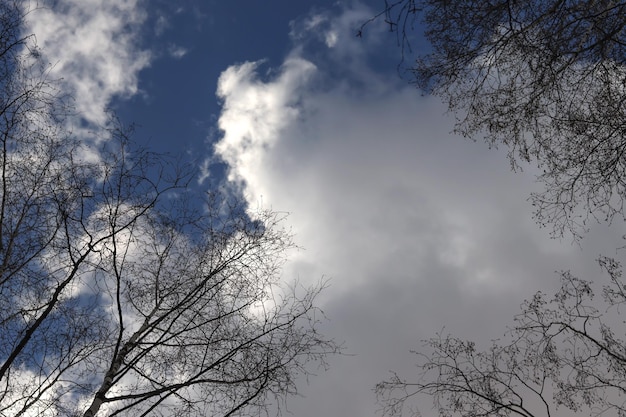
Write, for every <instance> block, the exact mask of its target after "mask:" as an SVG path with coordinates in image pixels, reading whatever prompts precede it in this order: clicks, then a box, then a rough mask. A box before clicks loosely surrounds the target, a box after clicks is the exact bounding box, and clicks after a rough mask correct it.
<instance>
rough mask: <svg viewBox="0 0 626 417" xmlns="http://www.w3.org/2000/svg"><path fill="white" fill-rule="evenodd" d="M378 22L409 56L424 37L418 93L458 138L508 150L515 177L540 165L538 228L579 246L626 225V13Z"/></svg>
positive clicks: (484, 14)
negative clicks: (595, 233) (592, 232)
mask: <svg viewBox="0 0 626 417" xmlns="http://www.w3.org/2000/svg"><path fill="white" fill-rule="evenodd" d="M379 17H381V18H383V17H384V19H385V22H386V23H387V24H388V25H389V28H390V29H391V30H392V31H396V32H397V33H398V41H399V43H400V44H401V45H402V48H403V54H404V51H405V49H406V47H407V46H408V47H410V45H411V43H412V42H416V41H417V39H418V37H417V34H416V30H417V28H423V30H424V35H425V37H426V39H427V40H428V41H429V42H430V44H431V48H430V49H428V48H424V49H427V50H428V52H427V53H422V54H419V53H418V55H419V57H418V59H417V62H416V64H415V66H413V67H412V68H410V69H411V71H412V74H413V75H414V77H413V81H414V82H415V84H416V85H417V86H418V87H420V88H421V89H423V90H424V91H425V92H426V93H434V94H435V95H438V96H440V97H442V98H443V100H444V101H445V102H446V103H447V105H448V107H449V109H450V110H451V111H452V112H453V113H454V114H456V115H457V124H456V131H457V133H460V134H462V135H464V136H466V137H470V138H474V139H476V138H482V137H484V138H485V140H486V141H487V143H489V145H490V146H499V145H504V146H506V147H507V148H508V149H509V157H510V161H511V164H512V168H513V169H517V168H521V165H520V162H524V163H526V162H530V163H533V164H537V165H538V167H539V169H540V174H539V180H540V181H541V182H543V183H544V184H545V189H544V191H543V192H540V193H537V194H535V195H532V196H531V200H532V201H533V203H534V205H535V208H536V218H537V220H538V222H539V223H540V224H542V225H547V226H551V227H553V233H554V234H555V235H556V236H563V234H564V233H565V232H568V231H569V232H572V233H573V234H574V236H575V237H576V238H579V237H581V236H582V234H583V233H584V231H585V230H586V229H587V228H588V223H587V222H588V221H589V220H598V221H607V222H611V221H612V220H614V219H615V218H618V219H623V218H624V215H625V213H624V199H625V198H626V178H625V175H624V172H626V157H625V153H626V134H625V131H626V3H624V2H623V1H615V0H584V1H566V0H550V1H540V0H530V1H514V0H495V1H482V0H458V1H449V0H397V1H392V0H385V7H384V9H383V10H382V11H381V12H380V14H379V15H378V16H376V17H375V18H374V19H376V18H379ZM374 19H373V20H374ZM368 23H369V22H366V23H365V25H364V26H366V25H367V24H368ZM363 29H364V27H362V28H361V30H360V31H359V32H358V33H359V34H361V33H362V31H363Z"/></svg>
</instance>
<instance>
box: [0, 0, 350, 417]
mask: <svg viewBox="0 0 626 417" xmlns="http://www.w3.org/2000/svg"><path fill="white" fill-rule="evenodd" d="M23 5H24V3H22V2H11V1H0V416H7V417H8V416H11V417H13V416H22V415H24V416H35V415H36V416H57V415H64V416H65V415H70V416H85V417H87V416H105V415H106V416H133V417H134V416H147V415H162V416H177V415H178V416H183V415H184V416H193V415H199V416H200V415H202V416H204V415H215V416H218V415H223V416H230V415H248V414H250V415H259V413H261V412H262V411H263V410H267V408H266V407H267V406H268V404H269V403H270V402H272V401H274V402H275V401H278V402H280V401H281V400H283V399H284V398H285V397H286V396H287V395H289V394H293V393H295V392H296V385H295V384H296V380H297V378H298V376H299V375H302V374H307V373H308V372H309V371H310V370H311V366H316V364H317V365H319V364H322V363H323V362H324V358H325V356H326V355H327V354H329V353H333V352H336V351H337V350H338V348H337V346H336V345H335V344H334V343H333V342H332V341H331V340H328V339H327V338H324V337H323V336H322V335H320V334H319V333H318V324H319V320H320V318H321V317H322V316H321V313H320V311H319V310H318V309H317V308H316V307H315V305H314V300H315V297H316V295H317V294H318V293H319V291H320V290H321V287H323V285H320V286H318V287H314V288H300V287H297V286H295V285H294V286H292V287H290V286H286V285H284V284H281V282H282V281H281V265H282V263H283V261H284V260H285V257H286V256H287V253H288V251H289V250H290V249H291V248H293V247H294V245H293V243H292V240H291V236H290V234H289V233H288V231H287V230H285V229H284V228H283V226H282V223H281V219H282V217H281V215H279V214H277V213H273V212H266V211H263V212H258V213H254V214H252V215H250V213H249V211H248V210H247V209H246V208H245V207H244V206H242V205H241V204H239V203H237V202H236V201H233V200H232V199H231V200H225V199H223V198H219V196H218V195H216V194H209V195H208V196H204V197H198V196H197V195H196V194H194V192H193V191H192V190H190V189H189V187H188V184H189V180H190V179H191V172H188V171H185V170H182V169H180V168H179V167H178V165H177V164H176V163H174V161H172V160H171V159H169V158H166V157H163V156H159V155H156V154H153V153H151V152H149V151H147V150H142V149H139V148H137V147H135V146H133V145H132V142H131V139H130V134H129V131H128V129H125V128H122V127H121V125H119V124H111V125H110V126H107V127H106V129H104V128H103V129H104V130H103V131H102V132H100V134H101V135H102V136H103V137H105V138H106V140H103V141H101V142H102V143H101V144H100V145H98V146H97V147H96V146H95V145H94V144H90V143H89V142H85V141H83V140H81V138H77V137H74V136H73V134H72V133H71V132H69V131H67V130H66V129H65V128H64V125H65V123H64V121H65V119H64V118H65V116H66V115H67V114H68V113H69V112H70V111H71V107H69V106H70V105H71V100H70V99H68V98H66V97H63V96H62V95H61V94H60V92H59V91H58V90H56V89H55V85H56V84H55V81H54V80H51V79H50V77H49V74H48V73H47V71H46V69H47V66H46V65H44V64H42V63H41V62H40V61H39V56H40V55H39V54H38V51H37V47H36V44H35V39H34V37H33V36H29V35H22V32H21V25H22V23H23V19H24V18H25V14H26V13H28V12H29V11H28V10H24V9H23Z"/></svg>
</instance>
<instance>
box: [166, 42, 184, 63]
mask: <svg viewBox="0 0 626 417" xmlns="http://www.w3.org/2000/svg"><path fill="white" fill-rule="evenodd" d="M187 52H189V51H188V50H187V48H185V47H182V46H180V45H175V44H170V45H168V47H167V53H168V54H169V55H170V56H171V57H172V58H174V59H181V58H182V57H184V56H185V55H187Z"/></svg>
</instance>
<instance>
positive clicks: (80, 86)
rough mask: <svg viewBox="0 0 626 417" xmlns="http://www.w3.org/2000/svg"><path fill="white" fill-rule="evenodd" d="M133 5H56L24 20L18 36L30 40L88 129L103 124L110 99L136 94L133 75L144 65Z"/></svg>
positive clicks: (139, 13) (72, 1)
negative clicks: (25, 35) (31, 36)
mask: <svg viewBox="0 0 626 417" xmlns="http://www.w3.org/2000/svg"><path fill="white" fill-rule="evenodd" d="M25 3H28V2H25ZM139 3H140V2H139V0H111V1H106V2H105V1H100V0H60V1H57V2H54V4H53V5H50V6H45V7H39V8H36V9H34V10H33V11H32V12H31V13H29V14H28V19H27V22H26V27H25V29H24V30H25V31H26V32H29V33H34V34H35V36H36V39H37V43H38V45H39V46H40V47H41V52H42V54H43V57H44V59H46V60H47V61H48V62H49V63H50V65H51V71H50V72H51V75H52V77H54V78H58V79H61V80H62V81H61V82H62V85H63V88H64V91H65V92H66V93H69V94H71V95H72V96H73V98H74V103H75V106H76V110H77V112H78V113H79V115H80V116H81V117H82V118H83V119H84V120H85V121H86V122H87V123H89V124H96V125H103V124H104V123H106V120H107V114H106V109H107V107H108V106H109V104H110V102H111V100H112V99H113V98H114V97H129V96H132V95H134V94H136V93H137V92H138V76H139V72H140V71H141V70H142V69H143V68H145V67H146V66H148V65H149V63H150V53H149V52H148V51H147V50H145V49H142V48H141V46H140V44H139V40H138V33H139V30H138V27H139V26H140V25H141V24H142V23H143V22H144V20H145V18H146V14H145V12H144V11H143V10H142V8H141V6H140V4H139Z"/></svg>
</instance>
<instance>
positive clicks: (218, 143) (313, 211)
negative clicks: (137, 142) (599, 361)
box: [30, 0, 623, 417]
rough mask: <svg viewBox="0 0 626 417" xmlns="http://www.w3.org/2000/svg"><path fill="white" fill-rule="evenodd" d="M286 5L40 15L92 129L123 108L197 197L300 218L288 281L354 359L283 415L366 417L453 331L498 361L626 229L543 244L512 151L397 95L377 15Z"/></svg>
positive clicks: (324, 5)
mask: <svg viewBox="0 0 626 417" xmlns="http://www.w3.org/2000/svg"><path fill="white" fill-rule="evenodd" d="M223 3H228V5H227V4H223ZM260 3H262V4H260ZM295 3H297V6H295V5H293V4H291V5H290V4H289V2H285V1H276V2H272V1H268V2H255V1H252V0H245V1H243V0H242V1H235V0H233V1H232V2H231V1H229V2H199V1H198V2H196V1H192V0H189V1H180V2H177V3H176V4H175V5H174V4H172V3H169V2H164V1H154V2H149V1H139V0H109V1H105V0H88V1H87V0H73V1H72V0H60V1H58V2H57V6H56V7H55V8H53V9H44V10H39V11H37V12H35V13H33V14H32V16H31V17H30V18H31V30H32V31H34V33H35V34H36V35H37V39H38V41H39V43H40V45H41V46H42V47H43V48H44V53H45V54H46V56H47V57H48V59H49V61H50V62H51V63H53V64H54V69H53V73H54V74H55V75H59V76H62V77H63V78H64V88H65V89H67V91H68V92H69V93H71V94H74V95H75V96H76V100H77V106H78V109H79V110H80V111H81V112H82V114H83V117H84V118H85V119H86V121H87V122H90V123H102V122H103V121H104V120H105V113H104V108H105V107H113V108H114V109H116V110H117V111H118V112H119V115H120V117H121V118H122V119H125V120H127V121H136V122H137V123H139V124H140V126H141V127H140V129H139V136H140V137H147V138H149V140H148V139H146V141H148V142H149V143H151V144H153V145H154V146H155V147H157V148H158V149H159V150H168V151H172V152H181V153H183V154H185V155H188V156H189V161H190V162H189V163H196V164H198V166H199V167H200V168H201V170H202V172H203V173H204V175H201V176H200V178H199V182H198V186H199V187H206V188H208V187H211V186H215V185H216V184H220V185H221V186H223V187H227V188H230V189H231V190H234V191H235V192H240V193H241V195H242V196H243V197H244V198H246V199H247V200H248V202H249V204H250V206H251V207H258V206H260V207H264V208H272V209H274V210H277V211H284V212H289V213H290V215H289V217H288V219H287V220H286V222H287V226H288V227H290V228H292V230H293V232H294V233H295V239H296V242H297V243H298V244H299V245H300V246H301V247H302V249H301V250H298V251H294V252H292V253H291V256H290V260H289V262H288V263H287V265H286V267H285V270H284V277H285V280H293V279H295V278H297V279H299V281H300V282H302V283H305V284H306V283H315V282H317V281H319V280H320V279H322V278H328V279H329V280H330V281H329V282H330V287H329V288H328V289H327V290H326V291H325V293H323V295H322V297H321V299H320V303H321V304H320V306H321V308H322V309H323V310H324V312H325V313H326V315H327V317H328V318H329V321H328V323H326V324H325V326H324V329H325V330H326V331H327V332H328V334H329V335H332V336H333V337H335V338H336V339H337V340H339V341H343V342H344V346H345V348H346V352H347V353H349V355H345V356H340V357H334V358H331V360H330V365H331V366H330V369H329V370H328V371H327V372H322V371H320V372H319V373H318V375H317V376H315V377H313V378H311V379H310V380H309V381H308V383H307V381H303V383H302V384H301V386H300V388H301V393H302V396H301V397H296V398H292V399H291V400H290V401H289V402H288V410H289V411H290V412H292V413H293V415H295V416H298V417H319V416H328V417H355V416H361V417H365V416H375V415H378V412H377V405H376V403H375V396H374V393H373V391H372V389H373V387H374V384H376V382H378V381H380V380H381V379H383V378H385V377H387V376H388V371H390V370H395V371H398V372H399V373H400V374H402V375H406V376H410V375H411V373H412V372H413V373H414V372H415V370H414V369H413V368H412V364H413V358H412V356H411V354H409V350H411V349H419V348H420V346H421V344H420V340H422V339H425V338H428V337H431V336H433V335H434V333H435V332H437V331H440V330H442V329H444V332H451V333H453V334H456V335H458V336H462V337H467V338H471V339H474V340H475V341H476V342H478V343H479V344H481V343H485V344H487V343H488V342H489V340H490V339H492V338H495V337H499V336H501V335H502V334H503V333H504V331H505V330H506V325H507V324H511V323H512V318H513V315H514V314H515V313H516V312H517V311H518V306H519V304H520V303H521V302H522V301H523V300H524V298H527V297H529V296H531V295H532V294H533V293H534V292H535V291H537V290H540V289H541V290H546V291H550V290H552V289H554V288H556V287H557V286H558V276H557V274H555V271H557V270H560V269H571V270H572V271H573V272H574V273H575V274H578V275H579V276H580V277H583V278H595V277H596V276H597V274H599V272H600V269H599V267H598V266H597V265H596V264H595V263H594V259H595V258H596V257H597V256H598V255H599V254H601V253H602V254H606V255H614V254H615V248H617V247H618V246H619V245H620V236H621V235H622V234H623V231H620V230H617V229H615V228H614V229H610V228H609V227H606V226H598V227H595V228H594V229H593V230H592V232H591V233H590V234H589V235H588V236H587V237H586V238H585V239H584V240H583V241H582V242H581V246H580V247H579V246H577V245H572V244H571V242H570V241H569V240H567V239H566V240H563V241H555V240H550V239H549V237H548V231H547V230H542V229H539V228H538V226H536V225H535V223H534V221H533V220H532V218H531V214H532V209H531V207H530V204H529V203H528V202H527V201H526V199H527V197H528V195H529V193H530V192H531V191H532V190H533V189H535V187H538V185H535V184H534V182H533V174H532V167H528V169H526V170H525V172H523V173H512V172H511V171H510V169H509V164H508V162H507V160H506V154H505V152H504V150H493V149H492V150H490V149H488V148H487V146H486V145H485V144H483V143H480V142H477V143H474V142H470V141H467V140H464V139H462V138H460V137H456V136H454V135H452V134H451V133H450V132H451V131H452V129H453V124H454V117H453V115H449V114H445V108H444V107H443V106H442V105H441V103H440V102H439V101H438V100H437V99H436V98H432V97H423V96H422V95H421V94H420V92H419V91H416V90H415V89H414V88H413V87H412V86H410V85H408V84H407V82H406V80H402V79H400V77H399V74H398V73H397V71H396V64H397V63H398V61H397V60H399V51H398V50H397V49H396V43H395V38H394V36H393V35H390V34H389V33H388V32H387V31H386V30H385V27H384V26H383V25H378V24H373V25H372V26H371V27H370V29H369V30H368V32H367V33H366V36H365V37H364V38H363V39H359V38H356V37H355V29H356V28H357V27H358V26H359V24H360V23H361V22H362V21H364V20H365V19H367V18H368V17H370V16H371V15H372V14H373V13H374V12H375V11H376V7H381V6H382V1H381V2H378V1H375V0H370V1H368V2H367V4H364V3H358V2H351V1H345V2H340V3H337V4H335V3H334V2H330V1H320V2H314V1H311V2H305V1H303V2H299V1H298V2H295ZM379 3H380V4H379ZM235 4H236V6H235ZM142 135H144V136H142ZM219 161H223V162H224V163H225V164H226V165H227V170H226V173H227V178H222V177H218V178H215V175H217V174H216V172H218V171H215V169H213V168H214V167H215V166H216V165H215V164H216V163H218V162H219ZM218 165H219V164H218ZM594 274H595V275H594ZM422 407H423V408H422V412H423V415H424V416H429V415H435V413H434V412H431V411H430V410H429V407H430V404H429V403H426V404H424V405H423V406H422Z"/></svg>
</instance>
